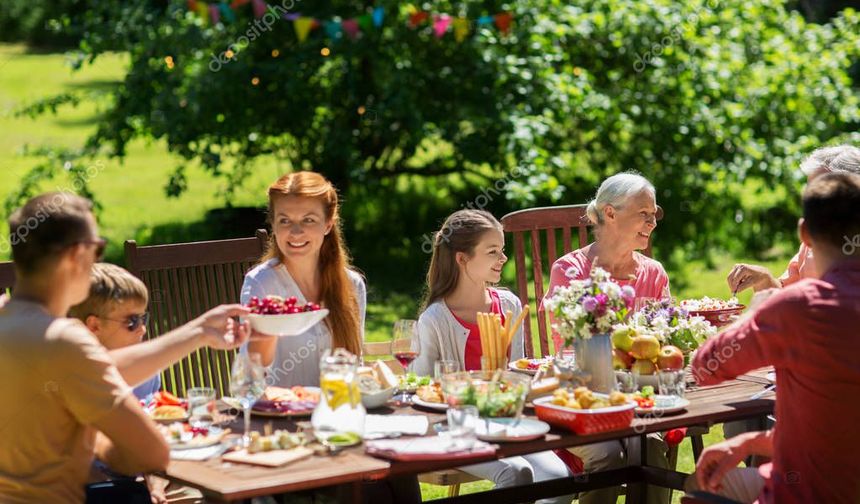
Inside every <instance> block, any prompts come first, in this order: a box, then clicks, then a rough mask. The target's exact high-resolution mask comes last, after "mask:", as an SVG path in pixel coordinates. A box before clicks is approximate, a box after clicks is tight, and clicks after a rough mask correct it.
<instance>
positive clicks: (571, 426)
mask: <svg viewBox="0 0 860 504" xmlns="http://www.w3.org/2000/svg"><path fill="white" fill-rule="evenodd" d="M550 401H552V397H541V398H539V399H535V400H534V405H535V413H536V414H537V417H538V418H540V419H541V420H543V421H544V422H546V423H548V424H550V425H554V426H556V427H562V428H564V429H567V430H570V431H573V432H575V433H577V434H594V433H597V432H606V431H612V430H618V429H624V428H625V427H629V426H630V423H631V422H633V411H634V410H635V409H636V403H634V402H630V403H627V404H622V405H621V406H610V407H608V408H600V409H583V410H575V409H571V408H565V407H564V406H557V405H555V404H552V403H551V402H550Z"/></svg>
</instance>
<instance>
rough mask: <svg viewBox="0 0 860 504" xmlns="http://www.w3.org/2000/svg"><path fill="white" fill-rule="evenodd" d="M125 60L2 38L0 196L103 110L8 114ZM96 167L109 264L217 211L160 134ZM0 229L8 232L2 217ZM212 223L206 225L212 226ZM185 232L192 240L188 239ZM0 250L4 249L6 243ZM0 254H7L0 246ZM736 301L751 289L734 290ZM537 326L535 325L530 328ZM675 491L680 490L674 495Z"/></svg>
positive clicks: (409, 308)
mask: <svg viewBox="0 0 860 504" xmlns="http://www.w3.org/2000/svg"><path fill="white" fill-rule="evenodd" d="M126 63H127V62H126V58H125V57H123V56H121V55H113V56H106V57H102V58H100V59H99V60H98V61H97V63H96V65H95V66H90V67H87V68H85V69H84V70H83V71H80V72H76V73H73V72H72V71H71V70H70V69H69V67H68V66H67V65H66V62H65V58H64V56H63V55H59V54H28V53H27V51H26V50H25V48H24V47H22V46H19V45H8V44H6V45H3V44H0V72H2V75H3V79H2V81H0V131H3V132H4V135H2V136H0V163H2V164H0V199H3V200H5V199H6V197H7V196H8V195H9V194H10V193H11V191H12V190H13V189H14V188H15V187H17V186H18V184H19V182H20V180H21V177H22V176H23V175H24V174H25V173H26V171H27V170H28V169H29V168H30V167H32V166H33V165H34V164H35V162H36V160H34V159H33V158H27V157H22V156H20V155H18V152H19V151H20V149H21V148H22V147H24V146H25V145H29V146H31V147H38V146H42V145H56V146H67V147H76V146H80V145H81V144H83V142H84V141H85V139H86V137H87V136H88V135H89V134H90V133H91V132H92V131H93V130H94V125H95V119H96V118H97V117H98V114H99V113H100V111H101V110H102V109H101V107H102V105H101V104H100V103H99V102H98V101H97V100H91V101H87V102H85V103H82V104H81V105H80V106H79V107H78V108H64V109H62V110H61V113H60V114H58V116H43V117H40V118H38V119H36V120H33V119H29V118H25V117H14V116H13V113H14V111H15V110H17V109H18V108H20V107H21V106H23V105H25V104H27V103H29V102H31V101H33V100H36V99H39V98H43V97H45V96H48V95H51V94H55V93H60V92H64V91H70V90H74V89H96V88H100V87H101V88H103V87H106V86H111V85H115V83H116V82H118V80H119V79H120V78H121V77H122V70H123V67H124V65H126ZM96 163H98V166H100V169H99V170H98V172H97V174H96V175H95V176H94V177H93V178H92V180H91V187H92V189H93V192H94V193H95V195H96V197H97V199H98V200H99V201H100V203H101V204H102V206H103V208H102V211H101V212H100V214H99V216H98V217H99V224H100V227H101V234H102V235H103V236H105V237H107V238H108V240H109V242H110V246H109V249H108V257H109V259H111V260H112V261H114V262H121V260H122V243H123V241H124V240H126V239H129V238H134V239H137V240H138V241H139V242H142V243H166V242H171V241H181V240H182V239H183V238H184V237H187V236H193V232H194V229H195V226H201V225H205V223H206V222H207V218H209V219H211V215H210V214H208V212H210V211H212V210H216V209H219V208H221V207H222V206H223V201H222V200H221V199H220V198H219V197H218V196H217V190H218V187H213V182H212V181H213V179H212V177H210V176H209V175H208V174H207V173H205V172H204V171H203V170H202V169H200V168H199V167H196V166H194V165H189V166H188V167H187V176H188V184H189V190H188V191H187V192H185V193H183V195H182V196H180V197H178V198H167V197H166V196H165V195H164V191H163V186H164V184H165V182H166V181H167V177H168V174H169V173H170V172H171V171H172V170H173V169H174V168H175V167H176V166H178V165H180V164H182V163H183V160H182V159H181V158H179V157H178V156H176V155H173V154H171V153H170V152H168V151H167V149H166V147H165V144H164V143H163V142H161V141H157V140H156V141H152V142H143V141H136V142H134V143H132V144H131V146H130V148H129V149H128V152H127V156H126V159H125V160H124V162H122V163H120V162H119V161H117V160H112V159H107V158H104V159H98V160H96ZM281 171H282V169H281V168H280V167H279V166H278V165H277V163H276V162H274V161H273V160H271V159H266V160H262V161H260V162H259V163H258V164H257V165H256V166H255V169H254V172H253V176H252V177H250V178H249V179H248V180H246V181H245V183H244V187H243V189H242V190H240V191H239V192H238V197H237V199H236V200H235V201H234V204H235V205H237V206H254V207H262V206H263V205H264V204H265V187H266V185H267V184H268V182H270V181H271V180H274V179H275V178H276V177H277V176H279V175H280V174H281ZM69 186H70V184H69V182H68V180H66V179H65V178H64V177H60V178H59V179H58V180H56V181H52V182H50V183H48V184H45V185H44V186H43V187H41V189H43V190H46V191H47V190H57V189H63V188H67V187H69ZM3 221H4V222H3V224H2V226H3V227H2V228H0V230H2V232H3V235H4V236H7V231H8V230H7V229H5V219H3ZM210 224H211V223H210ZM184 239H186V240H187V239H188V238H184ZM2 250H5V247H3V249H2ZM0 259H3V260H5V259H8V255H3V252H2V251H0ZM732 262H733V261H732V260H731V259H730V258H728V257H725V256H722V257H719V258H718V259H717V261H716V264H715V267H713V268H707V267H705V266H704V265H703V263H701V262H694V263H690V264H687V265H686V266H685V267H684V268H683V270H682V271H670V277H671V276H673V275H678V274H682V275H683V276H684V277H685V278H687V279H689V283H688V284H687V285H685V286H683V288H680V289H677V290H675V291H674V292H673V294H674V295H675V296H678V297H682V298H686V297H699V296H704V295H708V296H712V297H722V298H724V297H727V296H728V287H727V286H726V282H725V275H726V273H727V272H728V270H729V268H730V267H731V265H732ZM784 264H785V258H778V259H774V260H772V261H769V262H767V263H765V265H767V266H768V267H769V268H770V269H771V271H773V272H774V273H775V274H779V273H781V271H782V268H783V267H784ZM508 267H509V270H506V278H512V272H511V270H512V268H513V264H512V263H511V264H509V266H508ZM370 287H371V295H370V303H369V305H368V311H367V338H368V339H369V340H371V341H385V340H387V339H389V338H390V328H391V326H392V324H393V323H394V321H395V320H397V319H399V318H414V317H415V314H416V310H417V308H418V301H417V300H416V299H415V297H414V296H411V295H406V294H398V293H389V292H378V291H376V290H374V289H373V286H372V285H371V286H370ZM740 298H741V301H742V302H747V301H748V300H749V294H748V293H746V294H745V295H742V296H740ZM534 332H535V333H536V332H537V331H536V330H535V331H534ZM720 439H722V429H721V428H719V427H717V428H714V429H712V431H711V433H710V434H709V435H708V436H707V437H706V444H710V443H713V442H716V441H718V440H720ZM678 469H679V470H681V471H684V472H691V471H692V470H693V459H692V453H691V450H690V446H689V443H688V442H685V443H683V444H682V445H681V450H680V453H679V457H678ZM491 486H492V485H491V484H490V483H489V482H477V483H470V484H466V485H464V486H463V488H462V490H461V493H462V494H467V493H472V492H478V491H482V490H485V489H488V488H490V487H491ZM422 493H423V495H424V498H425V499H432V498H438V497H442V496H444V494H445V489H444V488H441V487H430V486H427V485H422ZM679 499H680V495H679V494H678V493H677V492H676V493H675V498H674V501H675V502H678V500H679Z"/></svg>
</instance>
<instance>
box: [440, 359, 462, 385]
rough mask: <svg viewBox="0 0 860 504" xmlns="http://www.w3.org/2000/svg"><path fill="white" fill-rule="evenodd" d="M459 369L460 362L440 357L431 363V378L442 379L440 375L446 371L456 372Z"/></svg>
mask: <svg viewBox="0 0 860 504" xmlns="http://www.w3.org/2000/svg"><path fill="white" fill-rule="evenodd" d="M459 370H460V363H459V362H457V361H455V360H449V359H442V360H437V361H436V362H434V363H433V379H434V380H436V381H437V382H441V381H442V377H443V376H444V375H446V374H448V373H456V372H457V371H459Z"/></svg>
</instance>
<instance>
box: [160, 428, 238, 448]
mask: <svg viewBox="0 0 860 504" xmlns="http://www.w3.org/2000/svg"><path fill="white" fill-rule="evenodd" d="M223 438H224V430H223V429H221V428H220V427H214V426H213V427H209V433H208V434H206V435H205V436H195V437H193V438H191V441H188V442H184V443H183V442H182V441H173V440H170V441H168V442H167V445H168V446H169V447H170V449H171V450H193V449H194V448H206V447H207V446H213V445H216V444H218V443H220V442H221V439H223Z"/></svg>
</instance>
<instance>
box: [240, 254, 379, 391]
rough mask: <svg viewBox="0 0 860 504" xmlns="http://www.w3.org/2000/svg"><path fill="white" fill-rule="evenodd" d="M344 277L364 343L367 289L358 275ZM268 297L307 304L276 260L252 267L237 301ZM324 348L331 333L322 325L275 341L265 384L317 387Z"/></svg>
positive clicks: (350, 274)
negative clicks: (354, 301)
mask: <svg viewBox="0 0 860 504" xmlns="http://www.w3.org/2000/svg"><path fill="white" fill-rule="evenodd" d="M347 274H348V275H349V279H350V280H351V281H352V285H353V287H354V288H355V297H356V299H357V300H358V313H359V317H360V321H359V322H360V329H361V339H362V341H364V315H365V312H366V309H367V289H366V287H365V285H364V278H362V276H361V275H360V274H359V273H357V272H355V271H353V270H347ZM271 295H275V296H281V297H284V298H288V297H290V296H295V297H296V299H298V302H299V304H304V303H307V300H306V299H305V297H304V296H303V295H302V292H301V291H300V290H299V287H298V285H296V282H295V280H293V277H291V276H290V273H289V272H288V271H287V268H286V267H285V266H284V265H283V264H281V262H280V260H279V259H270V260H269V261H266V262H265V263H262V264H259V265H258V266H256V267H255V268H254V269H252V270H251V271H249V272H248V273H247V274H246V275H245V282H244V283H243V284H242V294H241V301H242V303H243V304H247V303H248V301H249V300H250V299H251V297H253V296H257V297H259V298H261V299H262V298H263V297H265V296H271ZM326 308H328V309H329V310H330V311H334V310H337V309H339V307H337V306H327V307H326ZM247 347H248V345H247V344H245V345H243V347H242V351H243V352H247V350H248V348H247ZM327 348H331V332H330V331H329V329H328V326H327V325H326V324H325V322H320V323H319V324H317V325H315V326H314V327H312V328H310V329H308V330H307V331H305V332H304V333H302V334H300V335H298V336H289V337H280V338H278V343H277V347H276V349H275V359H274V360H273V361H272V365H271V366H270V367H269V378H268V379H267V380H266V381H267V383H268V384H269V385H277V386H279V387H292V386H294V385H311V386H319V383H320V357H321V356H322V354H323V352H324V351H325V350H326V349H327Z"/></svg>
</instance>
